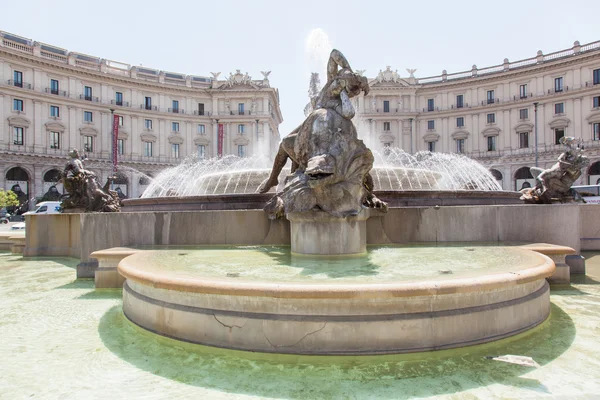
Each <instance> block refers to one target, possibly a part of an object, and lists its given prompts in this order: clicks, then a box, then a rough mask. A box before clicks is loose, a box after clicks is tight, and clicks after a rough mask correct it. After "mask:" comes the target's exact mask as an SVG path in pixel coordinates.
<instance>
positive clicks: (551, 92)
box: [548, 86, 569, 94]
mask: <svg viewBox="0 0 600 400" xmlns="http://www.w3.org/2000/svg"><path fill="white" fill-rule="evenodd" d="M568 91H569V87H568V86H564V87H560V88H554V89H548V94H556V93H563V92H568Z"/></svg>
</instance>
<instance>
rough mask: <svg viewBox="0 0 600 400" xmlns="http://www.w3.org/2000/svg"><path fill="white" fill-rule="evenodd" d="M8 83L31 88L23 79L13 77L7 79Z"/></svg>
mask: <svg viewBox="0 0 600 400" xmlns="http://www.w3.org/2000/svg"><path fill="white" fill-rule="evenodd" d="M8 84H9V85H10V86H16V87H20V88H23V89H31V83H25V82H23V81H15V80H14V79H9V80H8Z"/></svg>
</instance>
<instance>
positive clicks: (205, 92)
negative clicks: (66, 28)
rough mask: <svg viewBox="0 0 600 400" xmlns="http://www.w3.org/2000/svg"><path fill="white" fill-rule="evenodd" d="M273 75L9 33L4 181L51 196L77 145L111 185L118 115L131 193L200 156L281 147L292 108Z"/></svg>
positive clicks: (0, 146) (2, 39)
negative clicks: (163, 67)
mask: <svg viewBox="0 0 600 400" xmlns="http://www.w3.org/2000/svg"><path fill="white" fill-rule="evenodd" d="M269 73H270V72H269V71H263V72H262V78H261V79H252V77H250V76H249V75H248V73H243V72H241V71H240V70H237V71H236V72H234V73H229V75H228V76H227V77H225V76H221V75H220V73H219V72H215V73H211V74H212V77H203V76H195V75H185V74H181V73H176V72H167V71H159V70H156V69H153V68H148V67H142V66H139V67H136V66H130V65H127V64H123V63H120V62H115V61H110V60H105V59H100V58H98V57H93V56H89V55H86V54H82V53H76V52H70V51H67V50H65V49H62V48H59V47H56V46H52V45H49V44H45V43H40V42H34V41H32V40H30V39H26V38H23V37H20V36H16V35H13V34H10V33H7V32H1V31H0V187H1V188H6V189H10V188H13V187H14V186H15V185H19V187H20V188H21V190H22V192H23V196H27V198H33V197H38V198H39V197H41V196H43V195H44V194H45V193H47V192H48V190H49V188H50V187H51V186H53V185H56V182H57V179H58V176H59V171H60V170H61V169H62V168H63V167H64V165H65V163H66V160H67V158H68V154H67V153H68V150H69V148H72V147H75V148H78V149H80V151H82V152H83V153H85V156H86V157H87V158H88V161H87V162H86V166H87V168H89V169H91V170H92V171H95V172H96V173H97V175H98V177H99V178H100V181H101V182H102V183H103V182H105V181H106V179H107V177H109V176H111V175H112V173H113V168H112V159H113V158H112V154H113V141H112V139H113V136H114V135H113V121H116V122H117V125H118V137H117V140H116V143H114V149H115V150H116V153H117V162H118V173H117V181H116V182H115V184H116V185H117V187H119V188H120V190H121V191H122V192H123V193H124V194H125V195H127V196H128V197H139V196H140V195H141V193H142V192H143V190H144V188H145V186H146V185H147V184H148V176H153V175H155V174H156V173H158V172H159V171H160V170H161V169H163V168H165V167H168V166H171V165H175V164H178V163H179V162H180V161H181V160H182V159H183V158H185V157H187V156H190V155H194V154H197V156H198V157H200V158H209V157H215V156H217V155H228V154H234V155H239V156H242V157H243V156H246V155H249V154H258V153H263V154H266V155H270V154H275V153H276V150H277V146H278V143H279V124H280V123H281V122H282V115H281V110H280V108H279V93H278V90H277V89H275V88H272V87H271V86H270V84H269V78H268V75H269ZM58 186H59V187H58V189H59V190H62V188H61V187H60V185H58Z"/></svg>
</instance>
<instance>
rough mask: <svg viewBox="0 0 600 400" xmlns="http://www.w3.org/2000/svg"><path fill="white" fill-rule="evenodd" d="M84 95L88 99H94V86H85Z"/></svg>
mask: <svg viewBox="0 0 600 400" xmlns="http://www.w3.org/2000/svg"><path fill="white" fill-rule="evenodd" d="M83 95H84V98H85V99H86V100H89V101H92V88H91V87H90V86H85V87H84V88H83Z"/></svg>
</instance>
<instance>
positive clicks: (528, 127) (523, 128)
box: [514, 122, 534, 133]
mask: <svg viewBox="0 0 600 400" xmlns="http://www.w3.org/2000/svg"><path fill="white" fill-rule="evenodd" d="M533 128H534V126H533V124H532V123H529V122H521V123H520V124H518V125H517V126H515V128H514V130H515V132H516V133H520V132H531V131H532V130H533Z"/></svg>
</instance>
